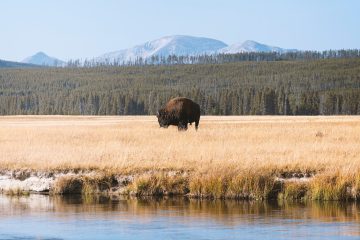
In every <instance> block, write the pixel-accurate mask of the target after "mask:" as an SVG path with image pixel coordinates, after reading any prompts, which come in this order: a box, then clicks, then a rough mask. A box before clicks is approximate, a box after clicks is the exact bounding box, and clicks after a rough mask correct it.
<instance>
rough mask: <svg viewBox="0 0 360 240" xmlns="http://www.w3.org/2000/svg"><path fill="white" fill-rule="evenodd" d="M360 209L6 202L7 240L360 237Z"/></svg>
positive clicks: (1, 213) (1, 217)
mask: <svg viewBox="0 0 360 240" xmlns="http://www.w3.org/2000/svg"><path fill="white" fill-rule="evenodd" d="M359 222H360V206H359V203H356V202H352V203H344V202H308V203H295V202H257V201H254V202H251V201H220V200H214V201H200V200H189V199H186V198H160V199H159V198H130V197H123V198H109V197H102V196H98V197H84V196H78V197H61V196H54V197H51V196H43V195H30V196H27V197H8V196H4V195H0V239H38V238H41V239H55V238H58V239H83V238H89V239H103V238H106V239H118V238H119V237H121V238H131V239H143V238H146V239H159V238H160V239H163V238H177V239H192V238H206V239H221V238H227V239H228V238H233V239H238V238H241V237H245V238H262V239H267V238H268V239H274V238H297V237H299V238H303V237H307V238H318V237H324V236H326V238H327V239H329V238H334V239H336V238H339V237H345V236H346V237H349V238H351V237H354V239H356V238H358V237H359V236H360V224H359Z"/></svg>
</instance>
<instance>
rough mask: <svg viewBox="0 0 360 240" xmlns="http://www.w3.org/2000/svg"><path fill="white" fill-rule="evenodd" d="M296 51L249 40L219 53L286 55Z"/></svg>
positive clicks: (223, 49)
mask: <svg viewBox="0 0 360 240" xmlns="http://www.w3.org/2000/svg"><path fill="white" fill-rule="evenodd" d="M295 51H297V50H296V49H284V48H280V47H274V46H269V45H265V44H262V43H258V42H255V41H251V40H247V41H245V42H243V43H235V44H233V45H230V46H227V47H224V48H222V49H220V50H219V51H218V53H226V54H232V53H241V52H278V53H286V52H295Z"/></svg>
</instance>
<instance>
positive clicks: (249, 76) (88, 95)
mask: <svg viewBox="0 0 360 240" xmlns="http://www.w3.org/2000/svg"><path fill="white" fill-rule="evenodd" d="M358 54H359V52H358V51H357V52H354V56H352V57H346V56H345V57H344V56H342V57H340V58H337V57H336V56H335V57H332V58H330V59H323V58H320V57H319V58H318V57H313V58H310V60H301V58H300V60H291V59H285V60H284V59H274V61H255V60H254V59H248V60H247V61H221V63H218V62H217V63H216V62H214V61H215V60H214V61H213V60H211V61H210V60H206V61H205V60H202V62H201V64H170V65H166V64H164V65H142V64H137V66H95V67H94V66H91V67H90V66H89V67H67V68H3V69H0V114H1V115H13V114H71V115H75V114H76V115H145V114H155V113H156V111H157V109H159V108H160V107H161V106H162V105H164V104H165V102H167V101H168V100H169V99H170V98H172V97H175V96H186V97H189V98H191V99H193V100H194V101H196V102H198V103H199V104H200V105H201V111H202V114H209V115H332V114H360V58H359V57H358V56H357V55H358ZM241 56H244V55H241ZM264 56H266V57H270V56H272V55H264ZM274 56H275V55H274ZM289 56H290V55H289ZM235 57H236V55H234V58H235ZM238 57H240V55H239V56H238ZM298 58H299V56H298Z"/></svg>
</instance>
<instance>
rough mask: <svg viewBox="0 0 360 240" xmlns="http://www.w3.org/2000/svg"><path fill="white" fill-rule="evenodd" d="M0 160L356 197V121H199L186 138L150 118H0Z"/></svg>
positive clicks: (198, 190) (213, 187) (216, 186)
mask: <svg viewBox="0 0 360 240" xmlns="http://www.w3.org/2000/svg"><path fill="white" fill-rule="evenodd" d="M0 153H1V155H0V168H1V169H32V170H47V171H51V170H69V169H84V170H98V171H106V172H120V173H133V172H137V173H139V172H140V173H141V172H149V171H152V170H155V171H162V170H165V171H172V170H176V171H185V172H189V173H191V179H190V183H189V188H190V192H192V193H194V194H197V195H209V194H210V195H211V194H213V193H214V194H213V195H214V196H215V197H217V196H219V197H221V196H224V195H226V194H230V195H237V194H240V195H241V194H242V193H243V192H244V191H245V190H244V189H248V188H254V186H255V185H256V186H257V187H256V188H261V189H260V191H262V192H263V191H267V190H266V188H272V187H273V185H271V184H272V183H270V185H267V180H266V179H267V178H271V179H273V178H274V177H279V176H289V175H291V174H294V173H297V174H303V175H305V176H306V175H307V174H308V175H315V177H314V179H313V180H312V181H311V183H309V184H308V185H309V186H310V185H311V186H312V187H311V189H312V192H311V193H312V194H313V195H314V194H315V195H316V194H317V195H321V196H323V195H324V194H325V193H324V192H322V190H321V187H320V188H319V186H318V185H321V186H325V187H326V186H327V188H331V191H335V192H336V191H340V193H338V192H336V194H347V192H349V191H350V192H351V194H352V195H351V196H353V198H357V194H358V192H360V191H359V189H360V174H359V173H360V171H359V170H360V117H357V116H326V117H323V116H320V117H308V116H306V117H305V116H304V117H277V116H239V117H238V116H229V117H215V116H203V117H201V120H200V126H199V130H198V131H195V129H194V126H190V127H189V129H188V131H186V132H179V131H178V130H177V128H176V127H169V128H168V129H162V128H159V125H158V123H157V119H156V117H155V116H145V117H140V116H139V117H137V116H125V117H90V116H84V117H79V116H9V117H5V116H4V117H1V118H0ZM244 179H245V180H244ZM264 179H265V180H264ZM319 181H320V182H319ZM262 182H265V183H262ZM317 182H319V183H317ZM224 184H225V185H226V186H225V185H224ZM254 184H255V185H254ZM296 184H297V185H301V184H299V183H296ZM336 184H340V185H341V186H340V185H339V186H337V185H336ZM250 185H251V186H252V187H251V186H250ZM253 185H254V186H253ZM260 185H261V186H260ZM297 185H296V186H295V188H296V189H297V188H300V187H302V186H297ZM237 186H242V187H241V189H238V188H237ZM249 186H250V187H249ZM334 187H335V188H336V189H333V188H334ZM349 187H350V190H349ZM292 188H294V183H292V185H291V186H290V185H289V186H288V190H289V193H287V194H291V191H292V190H291V189H292ZM338 188H339V189H338ZM224 189H225V190H224ZM258 190H259V189H258ZM285 190H286V188H285ZM224 191H225V192H224ZM249 191H250V190H249ZM344 191H345V192H344ZM354 191H355V192H354ZM349 194H350V193H349ZM333 195H335V193H334V194H333ZM323 198H326V197H324V196H323ZM328 199H335V198H334V197H328Z"/></svg>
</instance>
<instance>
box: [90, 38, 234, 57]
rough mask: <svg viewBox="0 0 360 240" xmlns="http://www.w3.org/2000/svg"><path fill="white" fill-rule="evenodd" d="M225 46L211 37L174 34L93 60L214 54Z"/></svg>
mask: <svg viewBox="0 0 360 240" xmlns="http://www.w3.org/2000/svg"><path fill="white" fill-rule="evenodd" d="M226 46H227V44H225V43H223V42H221V41H219V40H215V39H211V38H204V37H192V36H183V35H175V36H167V37H163V38H160V39H156V40H153V41H150V42H146V43H144V44H141V45H137V46H135V47H132V48H128V49H124V50H120V51H115V52H110V53H106V54H103V55H101V56H99V57H97V58H95V61H97V62H105V61H108V62H113V61H117V62H119V63H122V62H129V61H134V60H136V59H139V58H142V59H149V58H151V57H152V56H169V55H177V56H185V55H189V56H196V55H204V54H214V53H216V52H217V51H218V50H220V49H222V48H224V47H226Z"/></svg>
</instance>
